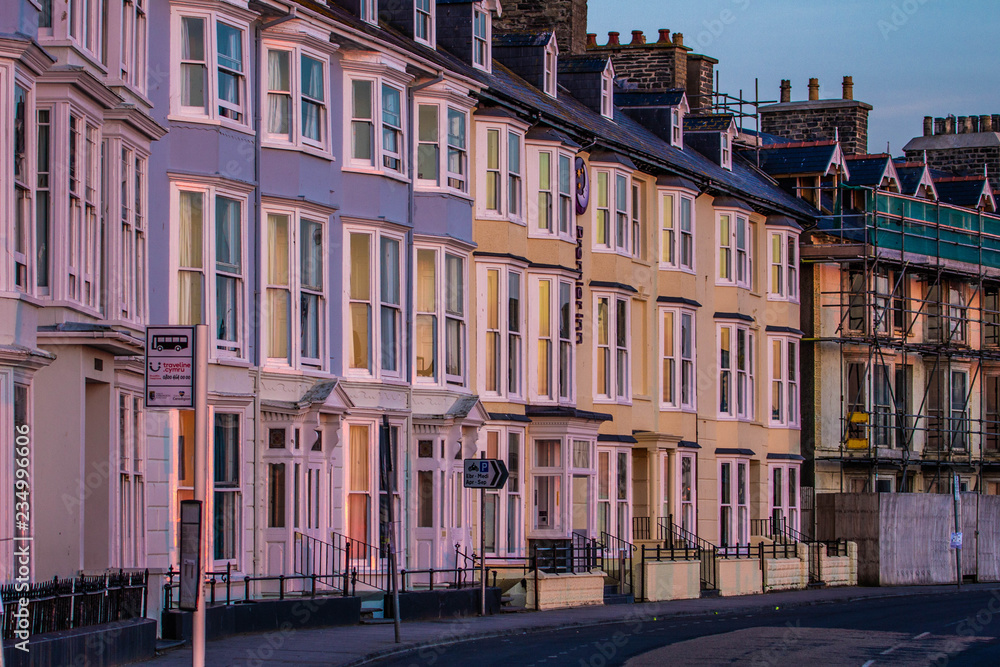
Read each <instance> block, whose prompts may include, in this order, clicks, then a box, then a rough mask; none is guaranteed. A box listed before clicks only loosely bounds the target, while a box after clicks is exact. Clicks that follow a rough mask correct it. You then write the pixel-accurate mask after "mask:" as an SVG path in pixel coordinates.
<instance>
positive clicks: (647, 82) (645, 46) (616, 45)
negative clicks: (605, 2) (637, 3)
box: [504, 3, 718, 108]
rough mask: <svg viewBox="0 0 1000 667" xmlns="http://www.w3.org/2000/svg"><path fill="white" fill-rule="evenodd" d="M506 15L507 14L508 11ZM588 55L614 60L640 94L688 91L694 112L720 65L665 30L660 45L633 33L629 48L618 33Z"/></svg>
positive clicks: (618, 71)
mask: <svg viewBox="0 0 1000 667" xmlns="http://www.w3.org/2000/svg"><path fill="white" fill-rule="evenodd" d="M521 4H528V3H521ZM539 4H542V3H539ZM504 11H505V13H506V9H505V10H504ZM671 37H673V39H671ZM587 54H588V55H595V56H602V57H603V56H607V57H609V58H611V60H612V61H613V62H614V65H615V76H617V77H621V78H623V79H627V80H628V84H629V85H631V86H635V88H636V89H638V90H665V89H671V88H683V89H685V90H687V91H689V95H691V96H692V97H693V98H695V99H691V100H690V101H689V103H690V105H691V107H692V108H694V107H695V106H696V103H697V96H699V95H706V98H705V99H706V100H707V99H708V97H707V96H711V94H712V88H711V85H712V83H713V82H714V81H713V79H714V69H713V68H714V66H715V64H716V63H717V62H718V61H717V60H715V59H714V58H709V57H707V56H696V55H694V54H692V53H691V49H690V48H688V47H686V46H684V35H682V34H681V33H679V32H677V33H674V34H673V35H672V36H671V34H670V31H669V30H667V29H666V28H663V29H661V30H660V31H659V38H658V39H657V41H656V42H653V43H649V42H647V40H646V36H645V35H644V34H643V32H642V31H641V30H633V31H632V41H631V42H630V43H628V44H622V43H621V39H620V35H619V33H617V32H609V33H608V42H607V44H604V45H597V44H588V46H587ZM689 60H690V63H691V64H690V65H689ZM689 68H694V69H695V71H694V72H691V71H689Z"/></svg>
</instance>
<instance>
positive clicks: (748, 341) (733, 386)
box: [716, 320, 757, 422]
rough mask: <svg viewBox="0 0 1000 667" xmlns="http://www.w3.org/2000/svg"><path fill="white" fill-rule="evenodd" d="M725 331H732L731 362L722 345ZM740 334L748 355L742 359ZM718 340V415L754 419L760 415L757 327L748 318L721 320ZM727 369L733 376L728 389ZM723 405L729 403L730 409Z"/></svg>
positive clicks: (722, 418)
mask: <svg viewBox="0 0 1000 667" xmlns="http://www.w3.org/2000/svg"><path fill="white" fill-rule="evenodd" d="M725 332H728V334H729V345H730V352H729V359H728V363H727V361H726V358H725V356H724V353H725V348H724V346H723V340H724V333H725ZM741 334H742V335H743V336H744V346H745V348H746V356H745V357H744V358H743V360H742V362H741V357H740V353H739V345H740V343H739V339H740V335H741ZM716 341H717V342H718V345H719V352H718V357H717V359H716V363H717V364H718V365H717V367H718V369H719V382H718V392H717V398H718V417H719V419H720V420H730V421H741V422H754V421H756V419H757V330H756V329H755V328H754V327H753V326H752V325H751V324H750V323H748V322H740V321H735V320H733V321H721V322H718V324H716ZM741 365H742V366H743V367H742V368H741ZM726 373H728V374H729V378H730V379H729V383H728V392H727V391H726V383H725V382H724V381H723V379H722V378H723V375H724V374H726ZM741 381H742V382H741ZM741 386H742V388H743V389H742V392H741ZM741 393H742V403H741ZM724 394H725V395H724ZM724 406H728V410H724V409H723V407H724Z"/></svg>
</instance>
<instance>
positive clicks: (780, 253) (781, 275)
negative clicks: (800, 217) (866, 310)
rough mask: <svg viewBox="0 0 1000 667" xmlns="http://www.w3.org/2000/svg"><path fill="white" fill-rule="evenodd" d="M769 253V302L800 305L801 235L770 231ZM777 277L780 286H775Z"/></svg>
mask: <svg viewBox="0 0 1000 667" xmlns="http://www.w3.org/2000/svg"><path fill="white" fill-rule="evenodd" d="M776 244H777V245H776ZM792 248H794V251H793V252H794V255H795V256H794V257H793V256H792V254H793V252H790V251H791V250H792ZM775 250H777V252H775ZM767 253H768V269H769V270H768V289H767V298H768V301H789V302H791V303H799V234H798V233H797V232H793V231H790V230H782V231H769V232H768V244H767ZM775 276H777V279H778V280H777V282H779V283H780V284H777V285H776V284H775V282H776V281H775ZM891 318H892V314H891V313H889V314H887V315H886V319H887V320H888V319H891ZM886 326H889V322H888V321H887V322H886Z"/></svg>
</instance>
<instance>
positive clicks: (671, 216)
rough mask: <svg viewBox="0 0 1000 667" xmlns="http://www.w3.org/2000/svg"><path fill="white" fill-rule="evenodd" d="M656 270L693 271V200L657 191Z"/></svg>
mask: <svg viewBox="0 0 1000 667" xmlns="http://www.w3.org/2000/svg"><path fill="white" fill-rule="evenodd" d="M659 198H660V268H661V269H680V270H682V271H688V272H693V271H694V198H693V197H691V196H689V195H687V194H684V193H681V192H674V191H663V190H660V192H659Z"/></svg>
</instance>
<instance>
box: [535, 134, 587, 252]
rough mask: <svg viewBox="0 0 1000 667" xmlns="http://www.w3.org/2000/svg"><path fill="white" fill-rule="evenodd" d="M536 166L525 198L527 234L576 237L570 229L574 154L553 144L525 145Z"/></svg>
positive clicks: (572, 211)
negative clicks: (529, 191) (529, 190)
mask: <svg viewBox="0 0 1000 667" xmlns="http://www.w3.org/2000/svg"><path fill="white" fill-rule="evenodd" d="M528 161H529V164H532V165H535V166H536V167H537V170H536V172H535V174H533V179H532V182H531V196H530V197H529V199H528V235H529V236H533V237H541V238H547V237H556V238H562V239H565V240H567V241H574V242H575V240H576V236H575V234H574V230H573V214H574V208H573V156H572V154H571V153H569V152H568V151H566V150H562V149H560V148H559V147H558V146H557V145H556V144H548V145H544V144H543V145H537V144H536V145H530V146H528Z"/></svg>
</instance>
